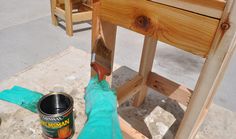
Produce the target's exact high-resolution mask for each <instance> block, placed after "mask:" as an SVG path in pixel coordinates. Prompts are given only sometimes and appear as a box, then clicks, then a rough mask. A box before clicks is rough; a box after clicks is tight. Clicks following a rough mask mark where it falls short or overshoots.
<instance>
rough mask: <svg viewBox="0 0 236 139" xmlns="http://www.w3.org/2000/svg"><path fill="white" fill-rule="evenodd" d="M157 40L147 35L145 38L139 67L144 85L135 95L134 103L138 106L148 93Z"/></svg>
mask: <svg viewBox="0 0 236 139" xmlns="http://www.w3.org/2000/svg"><path fill="white" fill-rule="evenodd" d="M156 45H157V40H156V39H154V38H151V37H148V36H146V37H145V39H144V45H143V51H142V58H141V63H140V67H139V74H140V75H141V76H142V77H143V83H142V87H141V89H140V92H139V93H138V94H137V95H136V96H135V99H134V103H133V105H134V106H136V107H138V106H139V105H141V104H142V103H143V101H144V99H145V97H146V94H147V85H146V82H147V78H148V74H149V73H150V71H151V70H152V65H153V61H154V57H155V52H156Z"/></svg>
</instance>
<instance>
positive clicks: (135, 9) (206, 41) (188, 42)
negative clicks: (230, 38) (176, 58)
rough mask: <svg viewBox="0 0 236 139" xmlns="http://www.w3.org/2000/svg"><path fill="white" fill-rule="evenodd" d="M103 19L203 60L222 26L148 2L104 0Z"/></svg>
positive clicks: (214, 20) (207, 19)
mask: <svg viewBox="0 0 236 139" xmlns="http://www.w3.org/2000/svg"><path fill="white" fill-rule="evenodd" d="M100 17H101V19H103V20H106V21H109V22H111V23H113V24H116V25H119V26H122V27H125V28H128V29H130V30H133V31H136V32H138V33H141V34H144V35H147V36H152V37H154V38H156V39H157V38H158V39H159V40H160V41H163V42H165V43H168V44H170V45H173V46H176V47H178V48H180V49H183V50H185V51H188V52H191V53H193V54H196V55H199V56H202V57H206V56H207V54H208V52H209V50H210V47H211V43H212V40H213V38H214V35H215V32H216V29H217V26H218V24H219V20H218V19H214V18H209V17H206V16H202V15H199V14H195V13H192V12H188V11H185V10H181V9H178V8H173V7H170V6H166V5H163V4H158V3H155V2H150V1H147V0H138V1H137V0H129V1H126V0H101V9H100Z"/></svg>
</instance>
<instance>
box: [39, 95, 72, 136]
mask: <svg viewBox="0 0 236 139" xmlns="http://www.w3.org/2000/svg"><path fill="white" fill-rule="evenodd" d="M73 105H74V101H73V98H72V97H71V96H70V95H68V94H66V93H50V94H48V95H45V96H43V97H42V98H41V99H40V100H39V102H38V106H37V108H38V112H39V117H40V123H41V126H42V130H43V136H44V137H45V138H46V139H70V138H72V136H73V134H74V131H75V127H74V114H73Z"/></svg>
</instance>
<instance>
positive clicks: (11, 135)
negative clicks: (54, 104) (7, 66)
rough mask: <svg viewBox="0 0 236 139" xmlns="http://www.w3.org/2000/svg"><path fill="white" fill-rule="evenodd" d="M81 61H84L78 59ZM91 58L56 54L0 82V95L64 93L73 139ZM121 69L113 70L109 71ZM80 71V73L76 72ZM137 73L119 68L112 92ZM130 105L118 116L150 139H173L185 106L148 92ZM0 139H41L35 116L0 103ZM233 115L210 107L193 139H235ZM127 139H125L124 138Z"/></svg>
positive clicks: (75, 52)
mask: <svg viewBox="0 0 236 139" xmlns="http://www.w3.org/2000/svg"><path fill="white" fill-rule="evenodd" d="M82 58H83V59H82ZM89 58H90V54H89V53H87V52H85V51H82V50H80V49H78V48H75V47H69V48H68V49H66V50H64V51H63V52H60V53H59V54H57V55H55V56H52V57H50V58H48V59H46V60H44V61H43V62H41V63H39V64H36V65H34V66H32V67H30V68H28V69H27V70H25V71H24V72H21V73H19V74H17V75H15V76H14V77H11V78H9V79H8V80H5V81H4V82H0V90H4V89H8V88H11V87H12V86H14V85H19V86H23V87H25V88H28V89H31V90H35V91H38V92H41V93H43V94H47V93H48V92H49V91H53V90H57V91H59V90H62V89H63V90H64V91H65V92H66V93H68V94H70V95H71V96H72V97H73V100H74V112H75V129H76V130H75V135H74V136H73V138H72V139H76V138H77V136H78V135H79V133H80V130H81V129H82V127H83V125H84V122H85V121H86V115H85V103H84V87H85V86H86V85H87V84H88V81H89V78H90V77H89V75H90V65H89V63H90V61H89V60H84V59H89ZM119 67H120V65H117V64H115V65H114V69H117V68H119ZM78 69H79V70H78ZM136 74H137V72H135V71H133V70H130V69H127V68H124V67H121V68H119V69H118V70H116V71H115V72H114V74H113V77H114V78H113V79H114V80H113V81H114V82H113V86H114V87H115V86H119V85H121V84H123V83H124V82H123V81H125V80H127V78H128V79H130V78H132V77H133V76H135V75H136ZM131 102H132V99H130V100H128V101H126V102H124V103H123V104H122V105H121V106H120V107H119V108H118V113H119V115H120V116H121V117H122V118H123V119H124V120H125V121H127V122H128V123H129V124H130V125H131V126H132V127H133V128H135V129H136V130H138V131H139V132H141V133H142V134H144V135H145V136H147V137H148V138H152V139H163V138H164V139H172V138H173V135H175V133H176V131H177V129H178V126H179V124H180V121H181V119H182V118H183V114H184V110H185V109H186V107H185V106H183V105H181V104H178V103H176V101H174V100H171V99H168V98H167V97H166V96H163V95H161V94H159V93H157V92H156V91H154V90H152V89H149V91H148V95H147V97H146V100H145V102H144V103H143V104H142V105H141V106H140V107H138V108H136V107H133V106H132V105H131ZM0 118H1V120H2V123H1V126H0V139H15V138H16V137H17V139H41V138H42V130H41V127H40V122H39V117H38V115H37V114H35V113H32V112H30V111H28V110H26V109H23V108H21V107H19V106H17V105H14V104H11V103H8V102H5V101H1V100H0ZM232 131H236V113H234V112H232V111H229V110H227V109H225V108H222V107H220V106H218V105H215V104H213V105H212V106H211V107H210V109H209V112H208V115H207V117H206V120H205V121H204V122H203V124H202V125H201V127H200V129H199V130H198V133H197V135H196V137H195V138H194V139H222V138H227V139H235V133H234V132H232ZM125 139H129V138H125Z"/></svg>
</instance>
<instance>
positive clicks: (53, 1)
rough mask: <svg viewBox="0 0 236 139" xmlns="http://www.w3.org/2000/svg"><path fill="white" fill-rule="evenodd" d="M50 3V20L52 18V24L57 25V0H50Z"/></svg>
mask: <svg viewBox="0 0 236 139" xmlns="http://www.w3.org/2000/svg"><path fill="white" fill-rule="evenodd" d="M50 4H51V20H52V24H53V25H55V26H57V25H58V21H57V17H56V15H55V10H56V5H57V0H50Z"/></svg>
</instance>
